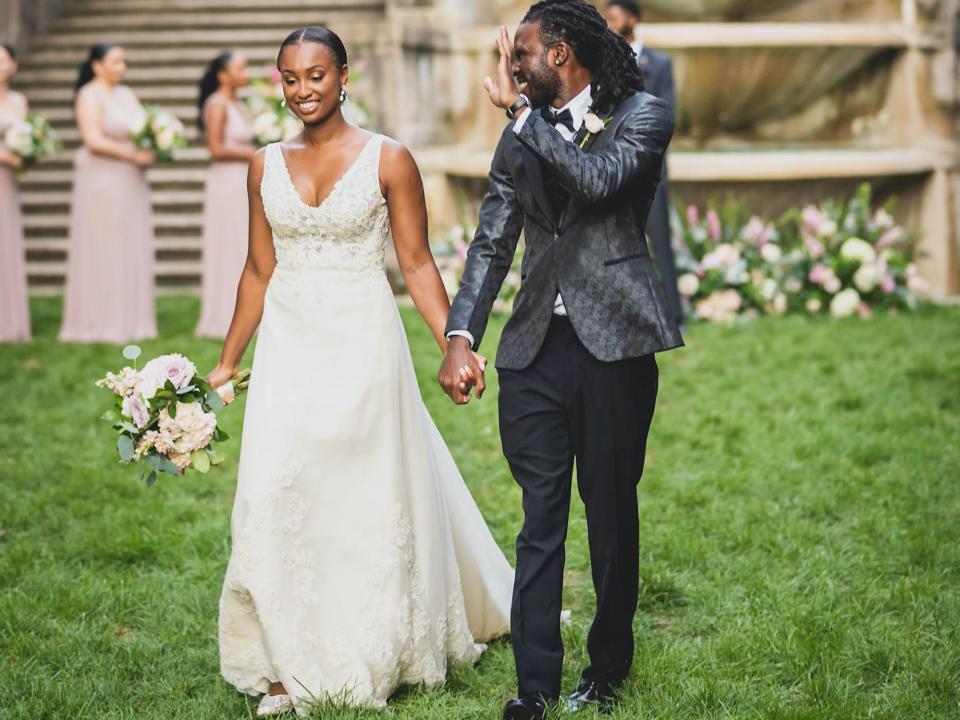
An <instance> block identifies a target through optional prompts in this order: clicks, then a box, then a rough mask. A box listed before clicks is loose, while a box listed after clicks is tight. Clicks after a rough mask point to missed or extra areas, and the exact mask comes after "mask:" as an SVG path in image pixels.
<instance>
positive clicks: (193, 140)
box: [54, 122, 200, 149]
mask: <svg viewBox="0 0 960 720" xmlns="http://www.w3.org/2000/svg"><path fill="white" fill-rule="evenodd" d="M184 126H185V128H184V130H185V132H184V134H185V135H186V136H187V141H188V142H190V144H191V145H194V144H199V143H200V130H199V129H198V128H197V126H196V123H186V122H185V123H184ZM54 130H55V131H56V133H57V139H59V140H60V142H62V143H63V145H64V147H66V148H71V149H73V148H77V147H79V146H80V130H79V128H77V127H76V126H75V125H73V124H72V123H71V124H70V125H68V126H66V127H56V126H55V127H54Z"/></svg>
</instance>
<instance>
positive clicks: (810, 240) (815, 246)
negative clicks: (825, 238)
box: [803, 234, 827, 258]
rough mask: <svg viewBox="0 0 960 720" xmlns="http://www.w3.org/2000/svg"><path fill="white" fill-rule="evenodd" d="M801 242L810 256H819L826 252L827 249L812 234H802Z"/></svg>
mask: <svg viewBox="0 0 960 720" xmlns="http://www.w3.org/2000/svg"><path fill="white" fill-rule="evenodd" d="M803 242H804V245H806V248H807V252H808V253H809V254H810V257H812V258H819V257H823V256H824V255H826V254H827V249H826V248H825V247H824V246H823V243H822V242H820V241H819V240H817V239H816V238H815V237H813V236H812V235H806V234H804V237H803Z"/></svg>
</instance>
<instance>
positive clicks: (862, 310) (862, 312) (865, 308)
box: [857, 302, 873, 320]
mask: <svg viewBox="0 0 960 720" xmlns="http://www.w3.org/2000/svg"><path fill="white" fill-rule="evenodd" d="M857 315H859V316H860V317H861V318H863V319H864V320H866V319H867V318H869V317H871V316H872V315H873V313H872V312H871V310H870V306H869V305H867V304H866V303H865V302H862V303H860V304H859V305H858V306H857Z"/></svg>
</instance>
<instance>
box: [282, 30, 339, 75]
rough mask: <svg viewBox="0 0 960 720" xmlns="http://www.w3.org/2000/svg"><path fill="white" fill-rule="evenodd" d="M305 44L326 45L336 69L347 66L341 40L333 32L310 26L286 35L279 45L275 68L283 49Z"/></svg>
mask: <svg viewBox="0 0 960 720" xmlns="http://www.w3.org/2000/svg"><path fill="white" fill-rule="evenodd" d="M305 42H315V43H320V44H321V45H326V46H327V47H328V48H330V52H332V53H333V57H334V58H335V59H336V61H337V67H338V68H343V67H344V66H345V65H346V64H347V48H346V47H344V45H343V40H341V39H340V36H339V35H337V34H336V33H335V32H334V31H333V30H330V29H328V28H325V27H319V26H316V25H311V26H310V27H305V28H300V29H299V30H294V31H293V32H292V33H290V34H289V35H287V37H286V39H285V40H284V41H283V43H281V45H280V52H278V53H277V68H279V67H280V55H281V54H283V51H284V49H285V48H287V47H289V46H290V45H300V44H301V43H305Z"/></svg>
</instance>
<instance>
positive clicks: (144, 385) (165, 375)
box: [138, 353, 197, 400]
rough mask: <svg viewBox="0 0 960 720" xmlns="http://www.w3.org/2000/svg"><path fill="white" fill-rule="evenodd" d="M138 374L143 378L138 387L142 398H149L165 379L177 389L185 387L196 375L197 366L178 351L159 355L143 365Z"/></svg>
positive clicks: (163, 383) (161, 385) (162, 384)
mask: <svg viewBox="0 0 960 720" xmlns="http://www.w3.org/2000/svg"><path fill="white" fill-rule="evenodd" d="M140 375H141V377H142V378H143V380H142V382H141V383H140V387H139V388H138V389H139V390H140V393H141V394H142V395H143V397H144V399H147V400H149V399H150V398H152V397H153V396H154V395H155V394H156V392H157V390H159V389H160V388H162V387H163V386H164V385H165V384H166V382H167V380H169V381H170V382H172V383H173V386H174V387H175V388H176V389H177V390H180V389H182V388H185V387H187V385H189V384H190V382H191V381H192V380H193V378H194V377H196V375H197V366H196V365H194V364H193V363H192V362H190V360H188V359H187V358H185V357H184V356H183V355H180V354H179V353H174V354H171V355H160V356H159V357H155V358H154V359H153V360H151V361H150V362H148V363H147V364H146V365H144V366H143V370H141V371H140Z"/></svg>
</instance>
